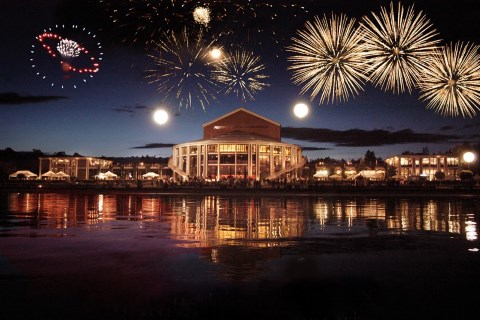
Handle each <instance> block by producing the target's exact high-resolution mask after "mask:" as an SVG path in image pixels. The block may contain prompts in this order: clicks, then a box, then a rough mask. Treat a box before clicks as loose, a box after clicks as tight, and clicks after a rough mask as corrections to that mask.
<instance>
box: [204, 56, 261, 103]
mask: <svg viewBox="0 0 480 320" xmlns="http://www.w3.org/2000/svg"><path fill="white" fill-rule="evenodd" d="M264 70H265V65H263V64H262V63H261V61H260V57H258V56H255V55H254V54H253V53H252V52H247V51H243V50H236V51H234V52H233V53H231V54H228V57H227V58H225V59H223V60H221V61H220V62H219V63H218V64H217V65H216V68H215V70H214V72H213V74H214V77H215V79H216V80H217V81H218V82H219V83H220V84H222V85H223V86H224V88H225V89H224V90H223V91H224V94H225V95H228V94H230V93H232V92H233V93H235V94H236V96H237V98H240V99H241V100H242V102H245V101H246V100H250V101H253V100H255V98H254V94H256V93H257V92H259V91H261V90H263V89H265V88H266V87H268V86H269V84H268V83H265V82H264V80H265V79H267V78H268V75H266V74H264V73H263V71H264Z"/></svg>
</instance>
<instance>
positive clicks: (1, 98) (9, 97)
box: [0, 92, 68, 104]
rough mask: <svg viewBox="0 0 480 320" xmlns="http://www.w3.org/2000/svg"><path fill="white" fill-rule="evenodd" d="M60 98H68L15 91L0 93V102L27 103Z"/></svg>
mask: <svg viewBox="0 0 480 320" xmlns="http://www.w3.org/2000/svg"><path fill="white" fill-rule="evenodd" d="M60 99H68V97H65V96H22V95H19V94H18V93H15V92H3V93H0V104H26V103H42V102H48V101H55V100H60Z"/></svg>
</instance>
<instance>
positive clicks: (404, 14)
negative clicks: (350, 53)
mask: <svg viewBox="0 0 480 320" xmlns="http://www.w3.org/2000/svg"><path fill="white" fill-rule="evenodd" d="M360 25H361V28H362V29H363V32H365V44H364V47H365V50H366V54H367V58H368V60H369V61H370V62H371V65H370V68H369V69H368V74H369V77H370V81H371V82H372V83H373V84H374V85H376V86H378V85H379V86H381V88H382V89H383V90H392V91H393V92H394V93H402V92H405V91H407V90H408V92H410V93H411V92H412V89H413V88H414V87H415V86H416V82H417V81H418V77H419V75H420V72H421V70H422V69H423V62H424V61H425V60H426V58H427V57H428V56H429V55H430V54H431V53H432V51H433V50H435V49H436V48H437V44H438V43H439V42H440V40H439V39H436V36H437V35H438V33H437V32H436V30H435V29H434V28H433V26H432V24H431V23H430V22H429V20H428V19H427V17H426V16H425V15H424V14H423V13H422V12H421V11H420V12H419V13H418V14H416V12H415V11H414V6H413V5H412V6H410V7H408V8H407V10H405V9H404V7H403V6H402V5H401V3H400V2H399V3H398V11H397V12H395V9H394V5H393V2H391V3H390V11H387V9H386V8H385V7H381V11H380V14H378V15H377V14H375V13H372V18H369V17H367V16H364V17H363V21H362V22H361V23H360Z"/></svg>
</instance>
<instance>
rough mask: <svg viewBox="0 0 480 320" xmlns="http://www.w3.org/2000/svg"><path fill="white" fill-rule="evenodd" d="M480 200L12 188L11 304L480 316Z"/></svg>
mask: <svg viewBox="0 0 480 320" xmlns="http://www.w3.org/2000/svg"><path fill="white" fill-rule="evenodd" d="M479 210H480V202H479V199H477V198H462V197H456V198H450V199H449V198H445V197H405V198H403V197H393V196H391V197H388V196H387V197H374V196H372V197H365V196H362V197H355V196H341V197H322V196H295V195H291V196H290V195H289V196H256V195H242V196H240V195H239V196H235V197H232V196H225V195H188V196H185V195H174V194H139V193H137V194H135V193H132V194H125V193H122V194H107V193H105V194H94V193H92V194H83V193H75V192H72V193H68V192H66V193H38V194H37V193H31V194H29V193H8V194H7V193H0V301H2V303H3V305H4V306H6V310H4V309H3V308H2V312H4V311H5V312H4V313H5V314H6V316H7V318H9V319H30V318H44V319H52V320H53V319H54V320H56V319H59V320H60V319H72V320H73V319H75V320H77V319H78V320H85V319H103V320H105V319H116V320H131V319H135V320H144V319H145V320H147V319H148V320H150V319H162V320H164V319H210V320H216V319H222V320H223V319H247V318H252V317H253V318H255V319H257V318H258V319H288V320H291V319H332V320H333V319H335V320H337V319H466V318H467V317H466V316H465V315H464V314H463V313H464V311H465V310H471V307H472V306H473V305H474V304H475V303H476V301H477V300H478V297H477V295H476V294H475V290H466V289H467V288H471V289H475V288H478V287H480V278H479V277H478V270H479V268H480V254H479V252H478V248H479V245H478V221H479V212H480V211H479ZM52 304H55V306H56V308H54V309H52V308H50V306H52ZM7 307H8V308H7Z"/></svg>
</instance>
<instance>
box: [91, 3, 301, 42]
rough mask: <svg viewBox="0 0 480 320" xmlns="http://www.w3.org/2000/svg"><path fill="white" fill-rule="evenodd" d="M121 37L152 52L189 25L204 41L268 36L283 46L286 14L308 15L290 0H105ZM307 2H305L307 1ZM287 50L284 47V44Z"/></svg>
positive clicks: (108, 11)
mask: <svg viewBox="0 0 480 320" xmlns="http://www.w3.org/2000/svg"><path fill="white" fill-rule="evenodd" d="M100 2H101V3H102V6H103V8H104V9H105V10H106V11H107V14H108V15H109V16H110V20H111V22H112V24H113V26H115V30H116V32H117V35H116V37H118V38H119V39H120V40H121V42H122V43H124V44H127V45H129V46H137V45H140V46H143V48H144V49H146V50H149V49H151V48H152V47H153V46H155V41H156V39H158V38H159V37H160V36H162V34H163V33H170V32H172V31H176V32H179V31H181V28H182V27H183V26H187V27H188V28H189V29H190V30H194V29H199V28H200V29H202V32H203V33H204V38H207V37H208V38H209V39H212V40H214V39H217V40H218V39H222V40H224V41H225V43H235V44H237V45H244V44H247V43H248V44H258V45H261V44H262V39H263V36H264V35H268V38H269V41H273V42H274V43H276V44H277V45H278V44H280V42H281V41H283V40H284V38H283V36H284V33H282V32H279V28H280V27H285V23H284V20H283V18H282V17H283V16H284V15H285V14H288V17H289V19H290V20H291V19H295V18H301V17H303V15H304V14H305V13H306V12H307V10H306V9H305V7H304V6H303V5H301V4H299V3H295V2H292V1H286V0H275V1H264V0H249V1H238V0H209V1H200V0H198V1H197V0H193V1H192V0H118V1H110V0H100ZM303 2H304V1H303ZM280 47H282V48H283V46H280Z"/></svg>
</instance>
